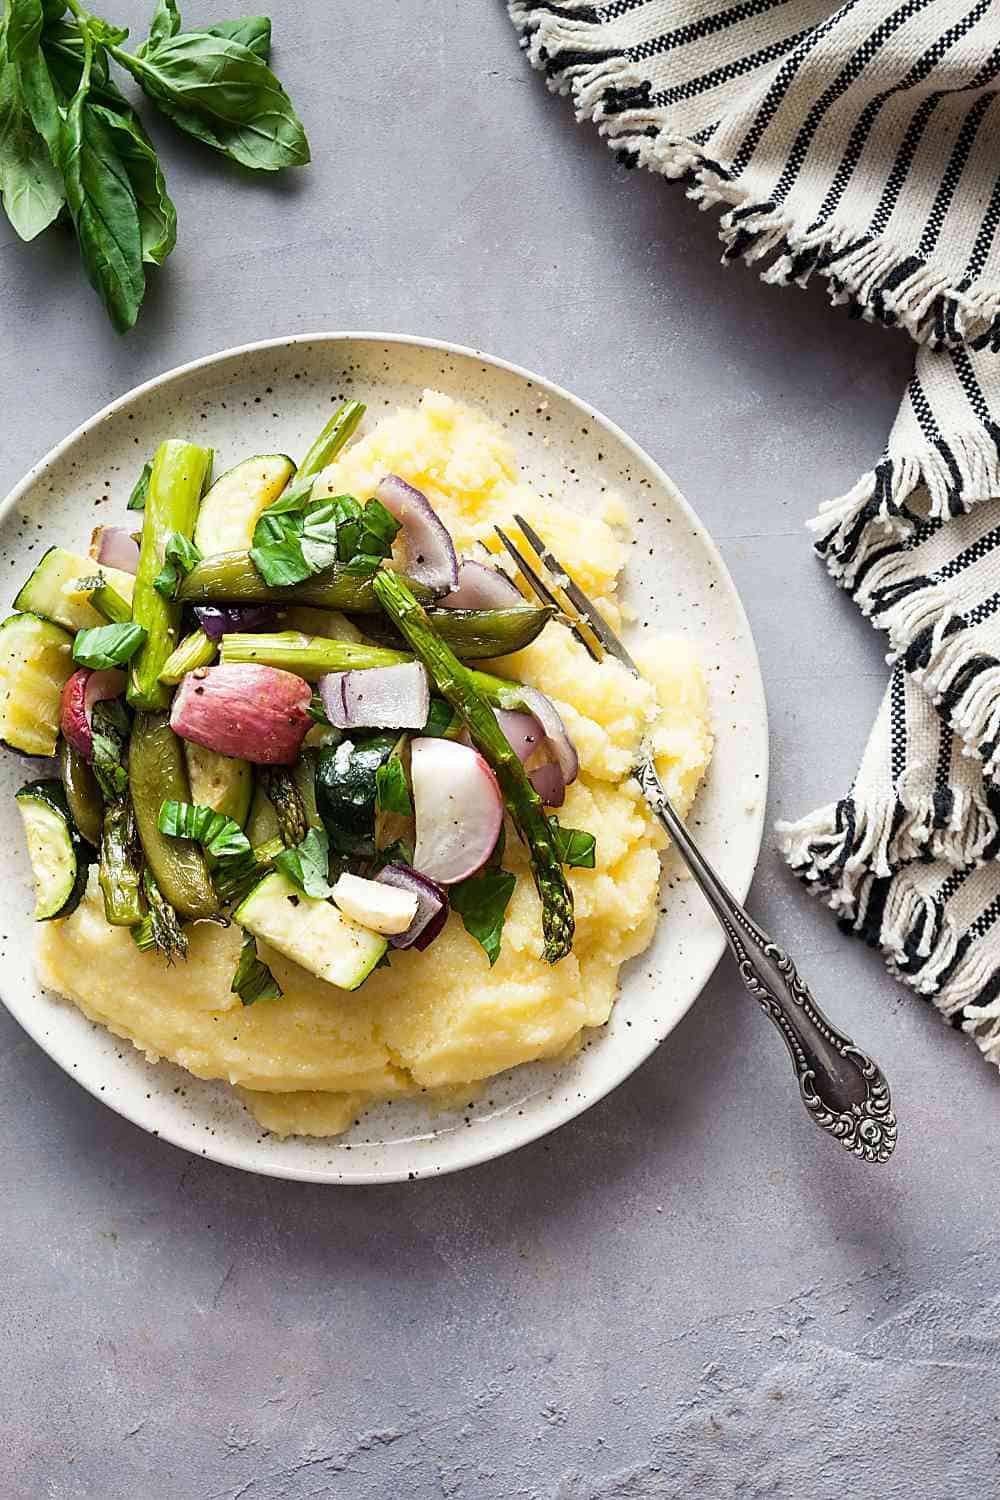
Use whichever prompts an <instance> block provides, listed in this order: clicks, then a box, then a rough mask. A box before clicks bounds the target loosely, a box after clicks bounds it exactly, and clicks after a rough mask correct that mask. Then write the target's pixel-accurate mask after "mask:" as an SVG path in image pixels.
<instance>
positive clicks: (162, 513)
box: [128, 438, 212, 710]
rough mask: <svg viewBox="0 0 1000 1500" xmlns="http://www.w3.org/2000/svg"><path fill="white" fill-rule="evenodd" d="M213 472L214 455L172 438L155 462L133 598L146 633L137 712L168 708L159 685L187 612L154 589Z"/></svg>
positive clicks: (133, 670) (137, 659)
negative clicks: (175, 535)
mask: <svg viewBox="0 0 1000 1500" xmlns="http://www.w3.org/2000/svg"><path fill="white" fill-rule="evenodd" d="M211 466H212V453H211V450H210V449H207V448H197V447H195V445H194V443H183V442H181V441H180V440H179V439H177V438H169V439H168V440H167V441H166V442H165V443H161V444H160V446H159V448H158V449H157V450H156V457H155V459H154V460H153V472H152V474H151V475H150V480H149V494H148V496H147V497H146V509H145V510H144V511H143V517H142V542H141V544H140V547H139V568H138V572H137V573H136V579H135V593H134V594H133V596H132V618H133V620H135V621H136V623H137V624H139V625H142V626H144V628H145V630H146V641H145V644H144V645H143V646H142V647H141V648H140V650H139V651H138V652H137V654H136V655H135V656H134V657H133V659H132V665H131V667H130V669H129V684H128V701H129V702H130V703H131V704H132V705H133V707H134V708H142V709H147V710H150V709H157V708H166V706H167V704H168V703H169V702H170V689H169V688H168V687H167V686H166V685H165V684H164V683H161V682H160V681H159V676H160V672H161V670H162V668H163V665H164V663H165V662H166V660H167V658H168V657H169V655H170V653H171V652H172V651H173V649H174V647H175V646H176V645H177V637H178V633H179V628H180V620H181V606H180V605H179V604H174V603H171V602H170V601H169V600H167V599H165V598H164V597H163V595H162V594H160V593H158V592H157V591H156V589H155V588H154V587H153V583H154V580H155V579H156V577H157V576H158V574H159V572H160V570H161V568H162V567H163V561H164V556H163V554H164V548H165V546H166V542H167V538H168V537H169V536H170V534H171V532H174V531H178V532H180V534H181V535H182V536H185V537H189V538H190V536H191V533H192V532H193V531H194V523H195V521H196V520H197V517H198V507H199V505H200V504H201V496H202V491H203V489H204V486H205V481H206V479H207V477H208V474H209V472H210V470H211Z"/></svg>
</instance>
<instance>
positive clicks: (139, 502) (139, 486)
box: [125, 463, 153, 510]
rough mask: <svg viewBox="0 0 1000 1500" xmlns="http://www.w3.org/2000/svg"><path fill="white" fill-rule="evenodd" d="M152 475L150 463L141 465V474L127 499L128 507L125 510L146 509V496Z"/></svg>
mask: <svg viewBox="0 0 1000 1500" xmlns="http://www.w3.org/2000/svg"><path fill="white" fill-rule="evenodd" d="M152 473H153V465H152V464H151V463H145V464H143V466H142V473H141V474H140V475H139V478H138V479H137V480H136V482H135V484H134V485H133V487H132V493H131V495H129V497H128V505H127V506H126V507H125V509H126V510H145V509H146V496H147V495H148V494H149V481H150V477H151V475H152Z"/></svg>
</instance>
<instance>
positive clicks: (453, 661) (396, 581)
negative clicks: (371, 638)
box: [374, 569, 574, 964]
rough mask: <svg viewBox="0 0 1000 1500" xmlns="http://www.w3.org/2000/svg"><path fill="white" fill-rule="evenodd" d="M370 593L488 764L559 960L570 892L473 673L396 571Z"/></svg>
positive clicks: (570, 925) (569, 940) (568, 935)
mask: <svg viewBox="0 0 1000 1500" xmlns="http://www.w3.org/2000/svg"><path fill="white" fill-rule="evenodd" d="M374 587H375V593H376V596H377V598H378V600H379V603H380V604H381V605H382V608H383V609H384V610H385V612H386V614H387V615H388V616H389V618H390V619H391V620H392V621H393V623H394V624H395V625H397V626H398V628H399V629H400V630H401V631H402V633H403V635H404V636H405V637H406V639H407V640H408V641H409V643H410V645H411V646H412V648H413V651H414V653H415V655H416V656H418V657H419V658H420V660H421V661H422V662H423V664H424V666H425V667H426V668H427V670H428V672H430V674H431V677H432V678H433V680H434V682H435V683H436V684H437V689H438V692H439V693H441V695H442V696H443V697H444V698H446V699H447V700H448V702H449V703H450V704H451V706H452V708H453V709H455V711H456V713H459V714H461V716H462V718H463V719H464V720H465V724H466V728H467V729H468V731H469V734H470V735H471V737H472V741H473V744H474V745H475V746H476V749H477V750H478V751H479V753H480V754H481V755H482V756H483V758H484V759H485V760H486V761H487V762H488V763H489V765H490V766H492V768H493V771H494V773H495V775H496V778H497V781H498V782H499V785H500V791H501V792H502V794H503V800H504V805H505V806H506V808H507V811H508V812H509V813H510V816H511V818H512V819H513V822H514V826H515V828H516V829H517V831H518V833H519V834H520V836H521V838H522V839H523V840H524V842H525V844H526V845H527V846H528V852H529V855H530V857H531V871H532V874H533V876H534V879H535V886H536V887H537V890H538V894H539V896H540V898H541V902H542V932H543V935H544V939H545V946H544V954H545V958H546V959H547V960H548V962H549V963H550V964H554V963H558V961H559V959H561V958H565V957H566V955H567V954H568V953H569V952H570V949H571V948H572V945H573V930H574V922H573V893H572V892H571V890H570V888H569V886H568V885H567V883H566V877H565V875H564V874H563V868H562V864H561V862H560V859H559V854H558V852H557V850H556V845H555V840H554V838H553V835H552V827H551V825H550V823H549V820H548V818H547V817H546V816H545V811H544V808H543V806H542V799H541V798H540V797H539V795H538V793H537V792H536V791H535V789H534V787H533V786H532V784H531V782H530V781H529V780H528V775H527V772H526V771H525V769H524V767H523V766H522V765H521V762H520V761H519V760H518V758H517V755H516V754H515V753H514V751H513V749H512V748H511V746H510V744H509V742H508V740H507V737H506V736H505V734H504V733H503V730H502V729H501V728H500V726H499V724H498V723H497V720H496V716H495V715H494V713H493V710H492V708H491V707H490V704H489V702H488V701H487V699H486V698H484V697H483V695H482V693H481V692H480V691H479V689H478V687H477V685H476V680H475V674H474V673H472V672H471V671H470V669H469V668H468V667H464V666H463V665H462V663H461V662H460V661H459V659H458V657H457V656H456V655H455V653H454V651H452V649H451V647H450V646H448V645H447V644H446V643H445V642H444V641H442V640H441V639H440V638H439V637H438V636H437V635H436V634H435V633H434V628H433V626H432V625H431V624H430V621H429V620H428V617H427V611H426V610H425V609H424V608H423V606H422V605H421V604H420V602H419V600H417V599H415V598H414V597H413V594H412V593H411V592H410V590H409V589H408V588H407V586H406V584H405V583H404V582H403V580H402V579H401V578H400V577H399V576H398V574H395V573H391V572H389V571H388V570H387V569H385V570H382V571H380V572H378V573H376V575H375V579H374Z"/></svg>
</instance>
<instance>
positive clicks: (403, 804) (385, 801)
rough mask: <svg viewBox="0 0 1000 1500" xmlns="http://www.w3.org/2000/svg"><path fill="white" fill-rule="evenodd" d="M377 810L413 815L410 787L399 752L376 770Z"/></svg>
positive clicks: (404, 815)
mask: <svg viewBox="0 0 1000 1500" xmlns="http://www.w3.org/2000/svg"><path fill="white" fill-rule="evenodd" d="M375 811H376V812H380V813H398V814H399V816H400V817H401V818H409V817H412V815H413V803H412V801H411V800H410V788H409V786H408V785H407V780H406V772H405V770H404V769H403V762H402V761H401V760H400V758H399V756H398V754H394V755H391V756H390V757H389V759H388V760H387V761H386V763H385V765H384V766H379V768H378V770H377V771H376V772H375Z"/></svg>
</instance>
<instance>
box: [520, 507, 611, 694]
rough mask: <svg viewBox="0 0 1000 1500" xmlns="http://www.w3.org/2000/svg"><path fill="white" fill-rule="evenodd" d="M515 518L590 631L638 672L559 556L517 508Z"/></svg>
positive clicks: (608, 651) (544, 565)
mask: <svg viewBox="0 0 1000 1500" xmlns="http://www.w3.org/2000/svg"><path fill="white" fill-rule="evenodd" d="M514 520H515V521H516V522H517V524H518V526H519V527H520V529H521V531H522V532H523V533H524V535H525V536H526V537H527V539H528V541H529V542H530V543H531V546H532V547H533V548H534V550H535V552H536V553H537V555H538V557H539V559H540V561H541V563H542V566H543V567H544V568H545V570H546V572H547V573H548V574H549V576H550V577H551V578H552V579H553V581H554V582H555V584H556V585H557V587H558V588H560V589H561V590H562V592H563V593H564V594H565V595H566V597H567V599H569V600H570V601H571V603H572V604H573V605H574V606H575V608H576V609H578V610H579V611H580V614H581V615H582V617H583V620H584V622H585V624H586V625H587V626H588V627H589V629H590V630H592V631H593V633H594V635H595V636H596V637H597V639H598V640H599V641H600V643H601V645H602V646H603V647H604V649H605V651H607V653H608V655H609V656H616V657H617V658H618V660H619V661H620V662H622V663H623V665H624V666H626V667H628V669H629V671H631V672H635V674H636V675H637V676H638V675H639V668H638V667H637V666H636V664H635V662H634V661H633V660H632V658H631V656H630V655H629V653H628V652H627V651H626V649H625V647H624V645H623V644H622V642H621V641H620V640H619V638H618V636H617V635H616V634H615V632H614V631H613V630H612V629H611V626H610V625H609V624H608V622H607V620H606V619H605V618H604V616H603V615H602V614H601V612H600V610H599V609H598V608H597V606H596V604H592V603H591V602H590V600H589V599H588V598H587V596H586V594H585V593H584V592H583V589H582V588H581V587H580V585H579V584H578V583H576V582H575V581H574V580H573V578H572V577H571V576H570V574H569V573H568V572H567V570H566V569H565V568H564V567H563V565H562V563H561V562H560V561H559V559H558V558H557V557H555V556H554V555H553V554H552V553H551V552H550V551H549V549H548V547H546V545H545V543H544V542H543V541H542V539H541V537H540V536H539V535H538V532H537V531H536V530H535V528H534V527H533V526H531V525H529V523H528V522H527V521H526V520H525V519H524V517H523V516H519V515H518V514H517V513H516V512H515V514H514ZM546 587H547V585H546ZM591 655H592V656H593V655H594V653H593V652H591Z"/></svg>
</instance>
